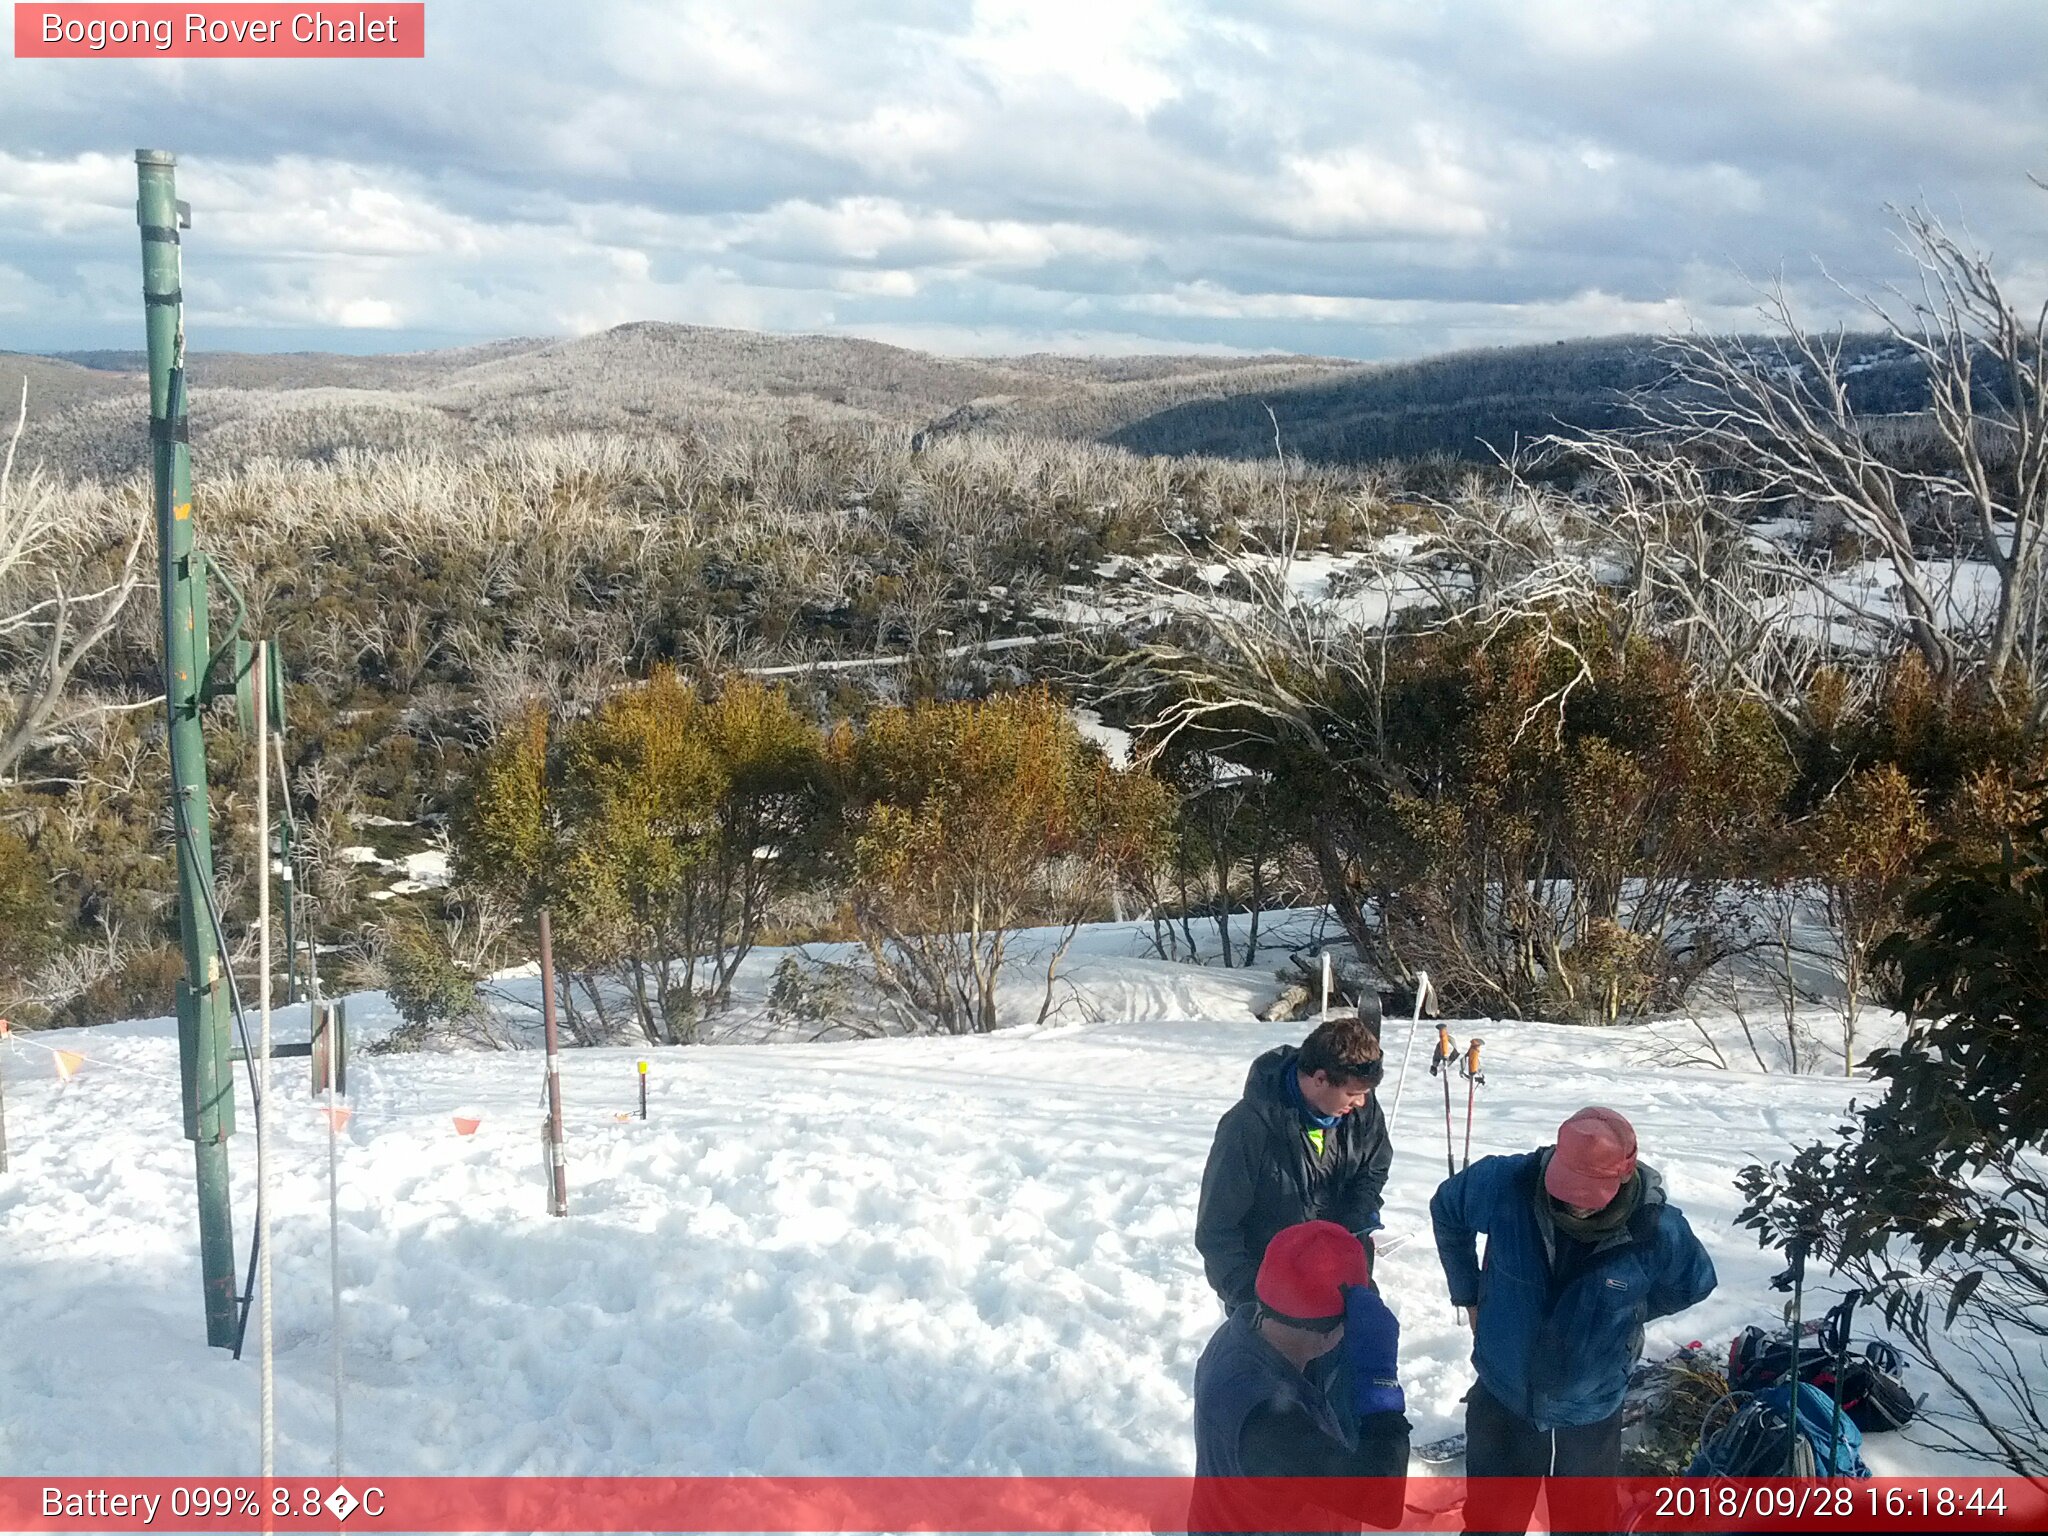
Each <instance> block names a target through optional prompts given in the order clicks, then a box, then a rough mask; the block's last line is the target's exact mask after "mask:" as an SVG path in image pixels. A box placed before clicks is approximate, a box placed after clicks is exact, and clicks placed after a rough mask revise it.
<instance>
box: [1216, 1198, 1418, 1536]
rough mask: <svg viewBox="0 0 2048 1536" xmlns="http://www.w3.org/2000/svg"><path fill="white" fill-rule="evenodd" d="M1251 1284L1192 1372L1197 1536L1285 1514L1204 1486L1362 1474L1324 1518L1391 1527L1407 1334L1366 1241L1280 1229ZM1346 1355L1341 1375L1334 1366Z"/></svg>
mask: <svg viewBox="0 0 2048 1536" xmlns="http://www.w3.org/2000/svg"><path fill="white" fill-rule="evenodd" d="M1256 1289H1257V1293H1258V1299H1257V1300H1256V1301H1254V1302H1252V1303H1249V1304H1247V1305H1245V1306H1243V1307H1240V1308H1238V1309H1237V1310H1236V1311H1235V1312H1233V1313H1231V1315H1230V1317H1229V1319H1228V1320H1227V1321H1226V1322H1225V1323H1224V1324H1223V1326H1222V1327H1221V1328H1219V1329H1218V1330H1217V1332H1216V1336H1215V1337H1214V1338H1212V1339H1211V1340H1210V1341H1209V1346H1208V1348H1206V1349H1205V1350H1203V1351H1202V1358H1201V1360H1200V1361H1199V1362H1198V1363H1197V1364H1196V1366H1195V1477H1196V1480H1197V1481H1196V1484H1195V1499H1194V1504H1193V1506H1192V1507H1191V1509H1190V1510H1189V1520H1188V1528H1189V1530H1190V1531H1202V1530H1210V1529H1217V1530H1250V1529H1253V1528H1254V1527H1255V1524H1256V1520H1257V1519H1266V1518H1268V1517H1269V1516H1270V1517H1273V1518H1274V1523H1279V1524H1284V1523H1285V1522H1284V1520H1281V1519H1279V1518H1278V1517H1279V1516H1281V1515H1282V1514H1283V1513H1284V1512H1281V1511H1277V1510H1274V1511H1267V1512H1266V1513H1265V1514H1263V1515H1261V1514H1259V1513H1258V1512H1257V1511H1255V1510H1253V1509H1251V1507H1250V1499H1251V1495H1249V1494H1247V1493H1245V1492H1244V1491H1243V1490H1241V1489H1238V1488H1235V1487H1233V1485H1231V1484H1230V1483H1228V1482H1224V1483H1216V1482H1212V1481H1208V1480H1210V1479H1216V1478H1224V1479H1230V1478H1243V1477H1330V1478H1354V1479H1368V1480H1369V1481H1366V1482H1359V1483H1355V1484H1353V1485H1352V1487H1351V1490H1350V1492H1351V1495H1352V1497H1351V1500H1350V1502H1348V1503H1347V1504H1346V1505H1345V1507H1343V1508H1335V1507H1329V1508H1326V1509H1325V1510H1324V1513H1328V1514H1329V1515H1330V1516H1331V1517H1332V1520H1333V1523H1336V1524H1344V1523H1350V1524H1352V1525H1355V1524H1356V1522H1357V1521H1359V1520H1365V1521H1368V1522H1369V1523H1371V1524H1374V1525H1380V1526H1390V1525H1394V1524H1397V1523H1398V1522H1399V1520H1400V1518H1401V1511H1402V1504H1403V1495H1404V1490H1405V1489H1406V1486H1407V1482H1406V1478H1407V1472H1408V1420H1407V1418H1406V1417H1405V1409H1406V1406H1407V1403H1406V1399H1405V1397H1404V1395H1403V1393H1402V1391H1401V1383H1400V1379H1399V1377H1398V1375H1397V1373H1396V1357H1397V1355H1398V1354H1399V1350H1400V1337H1401V1325H1400V1324H1399V1323H1398V1322H1397V1321H1396V1320H1395V1318H1394V1314H1393V1313H1392V1312H1390V1311H1388V1310H1387V1304H1386V1303H1385V1302H1384V1301H1382V1300H1381V1299H1380V1295H1379V1292H1378V1291H1377V1290H1376V1289H1375V1288H1374V1287H1373V1283H1372V1264H1371V1261H1370V1259H1368V1257H1367V1256H1366V1249H1365V1245H1364V1244H1363V1243H1361V1242H1360V1241H1359V1240H1358V1238H1357V1237H1356V1236H1355V1235H1354V1234H1352V1233H1350V1232H1348V1231H1346V1230H1345V1229H1344V1228H1343V1227H1341V1226H1339V1225H1338V1224H1337V1223H1336V1222H1333V1221H1304V1222H1300V1223H1298V1224H1297V1225H1295V1226H1291V1227H1286V1228H1283V1229H1282V1230H1281V1231H1280V1232H1279V1233H1277V1234H1276V1235H1275V1236H1274V1238H1273V1240H1272V1241H1271V1242H1270V1243H1268V1244H1267V1245H1266V1249H1265V1256H1264V1258H1263V1259H1262V1260H1261V1261H1260V1264H1259V1273H1258V1280H1257V1286H1256ZM1340 1358H1341V1360H1342V1361H1343V1363H1344V1364H1345V1365H1346V1366H1347V1367H1348V1370H1346V1371H1344V1372H1342V1373H1339V1372H1336V1371H1334V1370H1332V1369H1330V1368H1329V1367H1330V1365H1331V1364H1332V1363H1333V1362H1334V1361H1335V1360H1337V1359H1340ZM1339 1383H1341V1385H1339ZM1248 1516H1251V1517H1255V1518H1248Z"/></svg>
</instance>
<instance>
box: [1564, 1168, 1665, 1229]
mask: <svg viewBox="0 0 2048 1536" xmlns="http://www.w3.org/2000/svg"><path fill="white" fill-rule="evenodd" d="M1642 1203H1643V1175H1642V1170H1641V1169H1637V1170H1636V1171H1635V1172H1634V1173H1632V1174H1630V1175H1629V1177H1628V1182H1627V1183H1626V1184H1624V1185H1622V1186H1621V1188H1620V1189H1617V1190H1616V1191H1615V1192H1614V1198H1613V1199H1612V1200H1610V1201H1608V1202H1607V1203H1606V1204H1605V1205H1603V1206H1602V1207H1600V1209H1599V1210H1597V1211H1595V1212H1594V1213H1593V1214H1592V1215H1590V1216H1574V1215H1573V1214H1572V1213H1571V1212H1570V1211H1568V1210H1566V1209H1565V1208H1564V1207H1563V1206H1561V1205H1559V1204H1558V1203H1557V1201H1555V1200H1552V1201H1551V1202H1550V1219H1551V1221H1552V1222H1553V1223H1555V1225H1556V1227H1557V1230H1558V1231H1560V1232H1562V1233H1563V1234H1564V1235H1565V1236H1566V1237H1569V1238H1574V1239H1576V1240H1577V1241H1579V1242H1582V1243H1597V1242H1599V1241H1600V1239H1602V1238H1603V1237H1612V1236H1613V1235H1614V1234H1615V1233H1617V1232H1619V1231H1620V1230H1621V1229H1622V1228H1623V1227H1625V1226H1627V1225H1628V1219H1629V1217H1631V1216H1633V1215H1635V1213H1636V1207H1637V1206H1639V1205H1641V1204H1642Z"/></svg>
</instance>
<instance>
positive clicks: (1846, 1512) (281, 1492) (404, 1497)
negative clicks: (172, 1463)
mask: <svg viewBox="0 0 2048 1536" xmlns="http://www.w3.org/2000/svg"><path fill="white" fill-rule="evenodd" d="M1468 1495H1469V1496H1470V1497H1471V1499H1472V1501H1473V1505H1474V1507H1473V1510H1472V1511H1471V1515H1472V1519H1473V1521H1474V1523H1476V1524H1486V1525H1487V1526H1488V1528H1491V1529H1508V1530H1515V1529H1522V1528H1524V1527H1525V1526H1526V1525H1527V1524H1528V1523H1529V1519H1530V1517H1531V1515H1533V1514H1537V1513H1539V1511H1538V1509H1537V1505H1538V1503H1539V1498H1540V1500H1541V1501H1542V1504H1543V1509H1542V1510H1541V1511H1540V1513H1541V1514H1542V1516H1543V1525H1544V1527H1545V1528H1547V1529H1551V1530H1620V1529H1623V1528H1624V1527H1626V1528H1628V1529H1632V1530H1637V1531H1645V1532H1655V1531H1838V1532H1843V1533H1848V1532H1860V1531H1950V1532H1962V1531H2039V1530H2044V1529H2048V1484H2043V1483H2033V1482H2028V1481H2026V1480H2024V1479H2019V1478H2003V1479H2001V1478H1967V1477H1961V1478H1877V1479H1872V1480H1869V1481H1855V1480H1848V1479H1838V1480H1819V1479H1798V1478H1785V1479H1706V1478H1698V1479H1688V1478H1668V1479H1657V1478H1553V1479H1550V1480H1549V1481H1548V1482H1547V1483H1546V1482H1544V1481H1542V1480H1539V1479H1534V1478H1531V1479H1513V1478H1487V1479H1476V1480H1473V1481H1471V1482H1467V1481H1466V1480H1465V1479H1463V1478H1453V1477H1444V1478H1425V1477H1415V1478H1408V1479H1405V1480H1404V1479H1400V1478H1209V1479H1200V1480H1197V1479H1193V1478H1180V1477H675V1478H669V1477H395V1478H379V1477H351V1478H345V1479H341V1480H339V1481H337V1480H336V1479H334V1478H300V1479H278V1480H276V1481H273V1482H268V1483H266V1482H264V1481H262V1480H261V1479H258V1478H244V1479H217V1480H214V1481H211V1482H208V1481H202V1480H199V1479H196V1478H162V1477H151V1478H144V1477H115V1478H82V1477H53V1478H45V1479H36V1478H26V1477H14V1478H0V1531H10V1532H12V1531H52V1532H54V1531H86V1530H90V1531H124V1530H135V1531H257V1530H266V1529H267V1530H274V1531H344V1532H346V1531H477V1532H495V1531H547V1532H554V1531H601V1532H612V1531H650V1532H651V1531H677V1532H693V1533H694V1532H708V1531H734V1532H784V1531H789V1532H794V1531H863V1532H864V1531H961V1532H988V1531H1034V1532H1037V1531H1043V1532H1080V1531H1109V1532H1125V1531H1131V1532H1136V1531H1149V1532H1161V1533H1173V1532H1181V1531H1187V1530H1189V1529H1191V1528H1192V1529H1196V1530H1203V1531H1254V1530H1257V1531H1319V1530H1329V1529H1331V1528H1333V1527H1339V1526H1344V1525H1347V1524H1348V1525H1351V1526H1353V1527H1355V1526H1356V1525H1357V1524H1358V1523H1359V1522H1361V1521H1362V1522H1366V1523H1367V1525H1368V1528H1373V1529H1381V1530H1398V1531H1457V1530H1461V1529H1462V1528H1463V1527H1464V1525H1465V1524H1466V1521H1467V1514H1466V1510H1465V1501H1466V1498H1467V1496H1468ZM1492 1522H1497V1523H1492Z"/></svg>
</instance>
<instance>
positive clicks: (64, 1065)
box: [51, 1051, 85, 1077]
mask: <svg viewBox="0 0 2048 1536" xmlns="http://www.w3.org/2000/svg"><path fill="white" fill-rule="evenodd" d="M51 1054H52V1055H54V1056H55V1057H56V1058H57V1075H58V1076H59V1077H70V1076H71V1075H72V1074H74V1073H75V1072H77V1071H78V1069H79V1068H80V1067H82V1066H84V1065H85V1058H84V1057H83V1056H81V1055H79V1054H78V1053H77V1052H76V1051H54V1052H52V1053H51Z"/></svg>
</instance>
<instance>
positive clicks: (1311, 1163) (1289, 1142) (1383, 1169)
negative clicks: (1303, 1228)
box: [1195, 1045, 1394, 1311]
mask: <svg viewBox="0 0 2048 1536" xmlns="http://www.w3.org/2000/svg"><path fill="white" fill-rule="evenodd" d="M1300 1054H1301V1052H1300V1051H1299V1049H1297V1048H1296V1047H1294V1046H1291V1045H1283V1046H1280V1047H1278V1048H1277V1049H1275V1050H1270V1051H1268V1052H1266V1054H1265V1055H1263V1056H1261V1057H1260V1058H1259V1059H1258V1060H1257V1061H1255V1062H1253V1063H1252V1068H1251V1071H1250V1072H1249V1073H1248V1074H1247V1075H1246V1077H1245V1082H1244V1097H1243V1098H1242V1099H1240V1100H1238V1102H1237V1103H1236V1104H1235V1105H1233V1106H1232V1107H1231V1109H1230V1111H1229V1113H1228V1114H1226V1115H1224V1117H1223V1118H1222V1119H1221V1120H1220V1121H1218V1122H1217V1124H1216V1140H1215V1141H1214V1143H1212V1144H1211V1146H1210V1148H1209V1165H1208V1167H1207V1168H1205V1169H1203V1170H1202V1203H1201V1208H1200V1210H1199V1211H1198V1213H1197V1214H1196V1216H1195V1247H1196V1248H1198V1249H1199V1250H1200V1251H1201V1254H1202V1267H1203V1269H1204V1270H1205V1271H1206V1272H1207V1274H1208V1276H1209V1284H1211V1285H1212V1286H1214V1287H1215V1288H1216V1294H1217V1295H1219V1296H1221V1297H1222V1298H1223V1304H1224V1306H1225V1307H1226V1308H1227V1309H1229V1310H1231V1311H1235V1310H1236V1309H1237V1308H1239V1307H1241V1306H1243V1305H1244V1304H1245V1303H1246V1302H1248V1301H1252V1300H1254V1299H1256V1298H1255V1296H1254V1293H1253V1289H1252V1287H1253V1282H1254V1281H1256V1280H1257V1278H1258V1274H1259V1261H1260V1260H1261V1259H1262V1258H1264V1257H1265V1255H1266V1244H1268V1243H1269V1242H1271V1241H1272V1240H1273V1235H1274V1234H1275V1233H1276V1232H1278V1231H1280V1229H1281V1228H1283V1227H1291V1226H1293V1225H1294V1224H1295V1223H1296V1222H1300V1221H1334V1222H1336V1223H1337V1224H1338V1225H1339V1226H1342V1227H1343V1228H1344V1229H1345V1230H1347V1231H1350V1232H1356V1233H1357V1234H1358V1235H1359V1236H1360V1237H1364V1236H1365V1235H1366V1234H1367V1233H1368V1232H1371V1231H1372V1230H1373V1229H1374V1228H1376V1227H1378V1226H1379V1224H1380V1194H1381V1192H1382V1191H1383V1190H1384V1189H1385V1188H1386V1187H1387V1168H1388V1165H1389V1164H1391V1163H1392V1162H1393V1160H1394V1146H1393V1143H1392V1142H1391V1141H1389V1140H1388V1139H1387V1120H1386V1116H1385V1115H1383V1114H1381V1113H1380V1101H1379V1096H1378V1095H1377V1094H1375V1095H1374V1096H1373V1097H1372V1098H1370V1099H1367V1100H1366V1101H1365V1104H1364V1106H1363V1107H1362V1108H1359V1109H1355V1110H1353V1111H1352V1112H1351V1113H1350V1114H1348V1115H1346V1116H1344V1118H1343V1119H1341V1120H1339V1121H1338V1122H1337V1124H1336V1126H1335V1127H1334V1128H1333V1129H1331V1130H1330V1131H1328V1132H1326V1133H1325V1134H1324V1137H1323V1151H1322V1155H1321V1156H1317V1155H1316V1153H1315V1151H1314V1149H1313V1148H1312V1147H1311V1146H1310V1144H1309V1140H1308V1134H1307V1131H1308V1128H1307V1126H1306V1125H1305V1124H1304V1123H1303V1121H1302V1118H1301V1112H1300V1111H1299V1110H1297V1109H1296V1108H1295V1106H1294V1101H1293V1099H1292V1097H1291V1096H1290V1095H1289V1094H1288V1092H1287V1079H1286V1074H1287V1073H1290V1072H1292V1071H1293V1070H1294V1065H1295V1060H1296V1058H1297V1057H1299V1056H1300Z"/></svg>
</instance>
